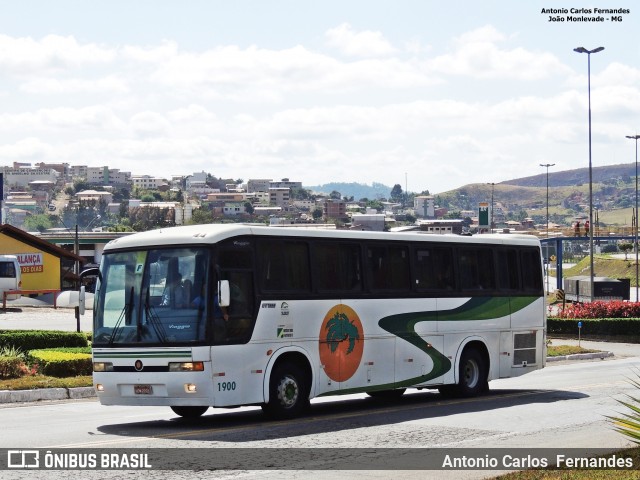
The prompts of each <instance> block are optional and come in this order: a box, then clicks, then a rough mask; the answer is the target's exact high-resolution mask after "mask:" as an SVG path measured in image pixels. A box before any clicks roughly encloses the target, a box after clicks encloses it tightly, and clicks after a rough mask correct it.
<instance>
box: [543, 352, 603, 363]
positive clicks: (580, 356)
mask: <svg viewBox="0 0 640 480" xmlns="http://www.w3.org/2000/svg"><path fill="white" fill-rule="evenodd" d="M613 356H614V355H613V352H596V353H574V354H573V355H560V356H558V357H547V362H560V361H562V360H593V359H594V358H599V359H600V360H604V359H605V358H608V357H613Z"/></svg>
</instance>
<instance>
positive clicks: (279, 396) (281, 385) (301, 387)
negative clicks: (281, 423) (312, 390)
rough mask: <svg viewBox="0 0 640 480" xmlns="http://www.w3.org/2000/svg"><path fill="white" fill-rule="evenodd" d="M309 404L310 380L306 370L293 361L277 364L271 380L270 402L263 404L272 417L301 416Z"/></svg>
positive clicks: (265, 410)
mask: <svg viewBox="0 0 640 480" xmlns="http://www.w3.org/2000/svg"><path fill="white" fill-rule="evenodd" d="M308 406H309V380H308V379H307V376H306V375H305V373H304V371H303V370H302V369H301V368H300V367H298V366H297V365H294V364H292V363H284V364H281V365H277V366H276V367H275V368H274V369H273V372H272V373H271V379H270V380H269V402H268V403H266V404H265V405H263V406H262V409H263V410H264V412H265V413H266V414H267V415H269V416H270V417H272V418H277V419H287V418H295V417H298V416H300V415H301V414H302V413H303V412H304V411H305V410H306V409H307V408H308Z"/></svg>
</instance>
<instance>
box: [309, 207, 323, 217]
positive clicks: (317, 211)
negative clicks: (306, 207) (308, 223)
mask: <svg viewBox="0 0 640 480" xmlns="http://www.w3.org/2000/svg"><path fill="white" fill-rule="evenodd" d="M311 216H312V217H313V219H314V220H320V219H321V218H322V210H320V209H319V208H316V209H315V210H314V211H313V212H311Z"/></svg>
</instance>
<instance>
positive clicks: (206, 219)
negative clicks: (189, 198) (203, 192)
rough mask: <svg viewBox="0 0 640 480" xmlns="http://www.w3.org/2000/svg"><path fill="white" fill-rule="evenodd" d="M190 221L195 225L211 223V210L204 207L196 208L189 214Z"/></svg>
mask: <svg viewBox="0 0 640 480" xmlns="http://www.w3.org/2000/svg"><path fill="white" fill-rule="evenodd" d="M191 223H194V224H196V225H202V224H206V223H213V212H212V211H211V210H209V209H208V208H206V207H202V208H196V209H195V210H194V211H193V214H192V215H191Z"/></svg>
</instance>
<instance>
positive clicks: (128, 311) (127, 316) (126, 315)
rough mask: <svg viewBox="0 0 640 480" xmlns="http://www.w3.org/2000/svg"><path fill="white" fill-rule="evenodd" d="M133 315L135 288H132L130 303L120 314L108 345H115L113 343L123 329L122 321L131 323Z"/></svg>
mask: <svg viewBox="0 0 640 480" xmlns="http://www.w3.org/2000/svg"><path fill="white" fill-rule="evenodd" d="M132 313H133V287H131V293H130V294H129V303H125V305H124V307H122V311H121V312H120V316H119V317H118V321H117V322H116V325H115V326H114V327H113V331H112V332H111V336H110V337H109V342H108V345H109V346H111V345H113V342H114V341H115V339H116V335H117V334H118V332H119V331H120V330H121V329H122V320H126V321H125V324H129V323H131V315H132Z"/></svg>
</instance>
